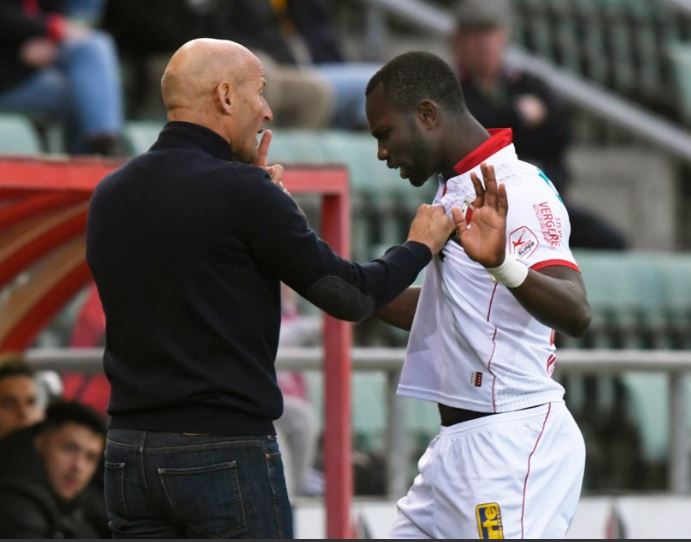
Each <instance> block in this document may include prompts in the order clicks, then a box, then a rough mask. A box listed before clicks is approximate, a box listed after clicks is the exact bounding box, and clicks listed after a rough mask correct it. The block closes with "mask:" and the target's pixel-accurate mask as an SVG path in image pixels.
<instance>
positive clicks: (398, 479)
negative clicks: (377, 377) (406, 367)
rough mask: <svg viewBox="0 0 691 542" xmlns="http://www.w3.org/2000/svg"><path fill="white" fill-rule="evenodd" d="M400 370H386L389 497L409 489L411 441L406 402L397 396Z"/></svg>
mask: <svg viewBox="0 0 691 542" xmlns="http://www.w3.org/2000/svg"><path fill="white" fill-rule="evenodd" d="M399 375H400V371H398V370H388V371H386V393H387V404H388V412H387V419H388V426H387V435H386V458H387V471H388V472H387V474H388V476H387V484H386V492H387V495H388V496H389V498H392V499H396V498H399V497H402V496H403V495H404V494H405V492H406V490H407V487H406V486H407V483H408V477H407V475H406V474H407V470H408V457H409V453H408V452H409V449H410V443H409V439H408V431H407V427H406V404H405V403H404V402H403V401H402V400H401V398H400V397H397V396H396V387H397V386H398V377H399Z"/></svg>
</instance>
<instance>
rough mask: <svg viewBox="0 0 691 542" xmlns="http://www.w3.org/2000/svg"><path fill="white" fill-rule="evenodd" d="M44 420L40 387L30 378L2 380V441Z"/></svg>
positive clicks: (0, 390) (0, 409) (0, 399)
mask: <svg viewBox="0 0 691 542" xmlns="http://www.w3.org/2000/svg"><path fill="white" fill-rule="evenodd" d="M42 419H43V409H42V408H41V407H40V406H39V404H38V387H37V385H36V382H35V381H34V379H33V378H31V377H30V376H23V375H22V376H10V377H7V378H3V379H2V380H0V439H2V438H5V437H6V436H7V435H9V434H10V433H11V432H12V431H14V430H16V429H21V428H22V427H28V426H30V425H33V424H35V423H36V422H40V421H41V420H42Z"/></svg>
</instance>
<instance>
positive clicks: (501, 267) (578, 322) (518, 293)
mask: <svg viewBox="0 0 691 542" xmlns="http://www.w3.org/2000/svg"><path fill="white" fill-rule="evenodd" d="M481 170H482V177H483V180H484V186H485V188H483V186H482V184H481V183H480V180H479V179H478V178H477V176H476V175H475V174H471V179H472V181H473V184H474V185H475V192H476V193H477V199H476V200H475V203H474V206H475V209H474V211H473V219H472V224H470V225H469V224H468V223H466V221H465V219H464V217H463V215H462V214H461V212H460V211H459V210H457V209H454V210H453V217H454V222H455V223H456V232H457V235H458V240H459V242H460V243H461V246H463V248H464V249H465V251H466V253H467V254H468V256H469V257H470V258H472V259H473V260H475V261H476V262H478V263H480V264H482V265H484V266H485V267H486V268H487V269H488V271H489V272H490V273H491V274H492V275H493V276H494V277H495V278H496V279H497V281H498V282H501V283H502V284H504V285H506V286H507V288H508V289H509V291H510V292H511V293H512V294H513V295H514V297H515V298H516V299H517V300H518V302H519V303H520V304H521V305H523V307H524V308H525V309H526V310H527V311H528V312H529V313H530V314H531V315H533V316H534V317H535V318H536V319H537V320H539V321H540V322H542V323H543V324H545V325H546V326H549V327H551V328H554V329H556V330H557V331H560V332H562V333H566V334H568V335H573V336H580V335H582V334H583V333H584V332H585V330H586V329H587V327H588V324H589V323H590V306H589V305H588V300H587V297H586V293H585V287H584V285H583V280H582V278H581V275H580V273H579V272H578V271H576V270H573V269H570V268H568V267H565V266H559V265H555V266H550V267H545V268H543V269H541V270H540V271H535V270H533V269H528V267H526V266H525V265H524V264H523V263H520V262H518V261H517V260H514V259H513V258H512V257H510V256H509V257H507V256H506V215H507V214H508V208H509V207H508V200H507V197H506V189H505V187H504V186H503V185H501V186H499V187H497V181H496V178H495V176H494V168H493V167H492V166H486V165H485V164H483V165H482V167H481Z"/></svg>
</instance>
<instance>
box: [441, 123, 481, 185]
mask: <svg viewBox="0 0 691 542" xmlns="http://www.w3.org/2000/svg"><path fill="white" fill-rule="evenodd" d="M489 137H490V135H489V132H488V131H487V130H486V129H485V128H484V127H483V126H482V125H481V124H480V123H479V122H478V121H477V120H476V119H475V117H473V116H472V115H471V114H470V113H465V114H463V115H460V116H459V117H458V118H457V120H456V122H455V123H454V124H453V126H452V130H451V131H450V133H449V137H447V138H445V141H446V142H447V145H446V148H445V149H444V153H443V156H444V161H443V164H442V167H441V168H440V173H441V174H442V175H443V176H444V178H446V179H449V178H451V177H455V176H456V175H457V173H456V170H455V169H454V166H455V165H456V164H457V163H458V161H459V160H461V159H463V158H464V157H465V156H467V155H468V154H470V153H471V152H472V151H473V150H475V149H476V148H477V147H479V146H480V145H481V144H482V143H483V142H484V141H486V140H487V139H489Z"/></svg>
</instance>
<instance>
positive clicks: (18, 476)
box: [0, 403, 106, 539]
mask: <svg viewBox="0 0 691 542" xmlns="http://www.w3.org/2000/svg"><path fill="white" fill-rule="evenodd" d="M104 444H105V429H104V426H103V421H102V420H101V418H99V417H98V415H97V414H95V413H94V412H93V411H92V410H90V409H88V408H87V407H84V406H82V405H80V404H78V403H58V404H55V405H53V406H51V407H50V408H49V409H48V412H47V416H46V420H45V421H44V422H42V423H40V424H38V425H35V426H33V427H27V428H25V429H22V430H20V431H16V432H15V433H14V434H12V435H11V436H10V437H8V438H6V439H5V440H4V441H3V442H2V443H0V464H2V469H1V470H0V502H2V506H0V537H1V538H35V539H40V538H97V537H100V536H102V535H104V534H105V529H106V525H105V523H99V519H98V518H105V513H104V511H103V509H102V507H103V505H102V503H103V501H102V499H101V500H100V502H101V511H100V513H99V512H98V511H97V510H96V508H97V506H96V505H97V503H98V502H99V498H100V497H99V495H97V494H92V493H89V494H88V498H87V491H86V490H87V487H88V485H89V483H90V481H91V480H92V477H93V476H94V474H95V473H96V470H97V467H98V465H99V461H100V459H101V456H102V453H103V446H104ZM101 521H103V520H101Z"/></svg>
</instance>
